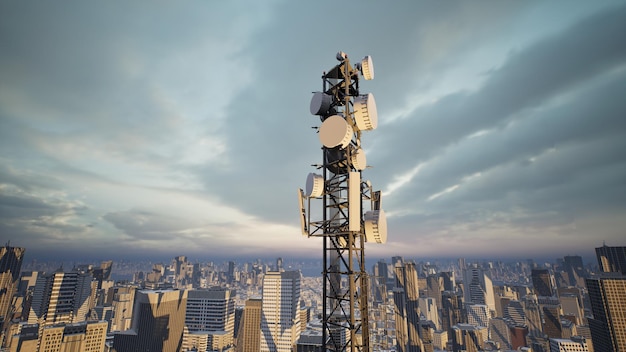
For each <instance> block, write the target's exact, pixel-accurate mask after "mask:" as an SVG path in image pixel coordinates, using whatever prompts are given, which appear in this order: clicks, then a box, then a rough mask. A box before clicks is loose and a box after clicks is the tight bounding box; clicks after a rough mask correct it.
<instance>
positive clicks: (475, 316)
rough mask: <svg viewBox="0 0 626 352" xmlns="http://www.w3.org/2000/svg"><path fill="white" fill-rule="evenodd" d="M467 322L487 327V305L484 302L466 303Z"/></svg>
mask: <svg viewBox="0 0 626 352" xmlns="http://www.w3.org/2000/svg"><path fill="white" fill-rule="evenodd" d="M465 309H466V310H467V323H468V324H470V325H474V326H484V327H489V320H490V318H491V316H490V314H489V307H487V306H486V305H484V304H467V305H466V306H465Z"/></svg>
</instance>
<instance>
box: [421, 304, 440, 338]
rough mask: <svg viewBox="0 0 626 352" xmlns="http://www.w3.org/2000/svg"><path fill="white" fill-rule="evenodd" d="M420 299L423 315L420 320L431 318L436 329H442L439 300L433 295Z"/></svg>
mask: <svg viewBox="0 0 626 352" xmlns="http://www.w3.org/2000/svg"><path fill="white" fill-rule="evenodd" d="M418 300H419V309H420V316H421V318H420V320H430V321H432V322H433V324H434V325H435V330H440V328H441V323H440V319H439V310H438V308H437V302H436V301H435V300H434V299H433V298H431V297H420V298H418Z"/></svg>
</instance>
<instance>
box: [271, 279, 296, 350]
mask: <svg viewBox="0 0 626 352" xmlns="http://www.w3.org/2000/svg"><path fill="white" fill-rule="evenodd" d="M300 276H301V274H300V272H299V271H283V272H274V271H270V272H267V273H266V274H265V277H264V278H263V308H262V318H261V352H291V350H292V348H293V346H294V345H295V344H296V342H297V341H298V338H299V337H300Z"/></svg>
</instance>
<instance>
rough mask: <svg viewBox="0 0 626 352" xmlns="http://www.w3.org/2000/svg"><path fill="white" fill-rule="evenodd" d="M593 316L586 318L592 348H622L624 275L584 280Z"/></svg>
mask: <svg viewBox="0 0 626 352" xmlns="http://www.w3.org/2000/svg"><path fill="white" fill-rule="evenodd" d="M586 282H587V289H588V291H589V298H590V300H591V310H592V312H593V318H588V322H589V328H590V329H591V339H592V341H593V348H594V350H595V351H626V275H621V274H619V273H607V274H604V275H601V276H600V277H595V278H589V279H587V281H586Z"/></svg>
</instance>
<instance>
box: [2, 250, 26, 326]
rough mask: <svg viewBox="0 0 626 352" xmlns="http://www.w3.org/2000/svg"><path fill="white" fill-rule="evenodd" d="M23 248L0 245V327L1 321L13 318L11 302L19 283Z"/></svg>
mask: <svg viewBox="0 0 626 352" xmlns="http://www.w3.org/2000/svg"><path fill="white" fill-rule="evenodd" d="M24 252H25V249H24V248H20V247H10V246H9V245H8V244H7V245H6V246H4V247H0V320H1V321H0V328H3V327H4V324H3V322H9V321H11V319H12V318H13V317H12V315H13V312H12V309H11V305H12V304H11V302H12V301H13V295H14V294H15V292H16V291H17V286H18V284H19V278H20V270H21V269H22V260H23V259H24Z"/></svg>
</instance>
